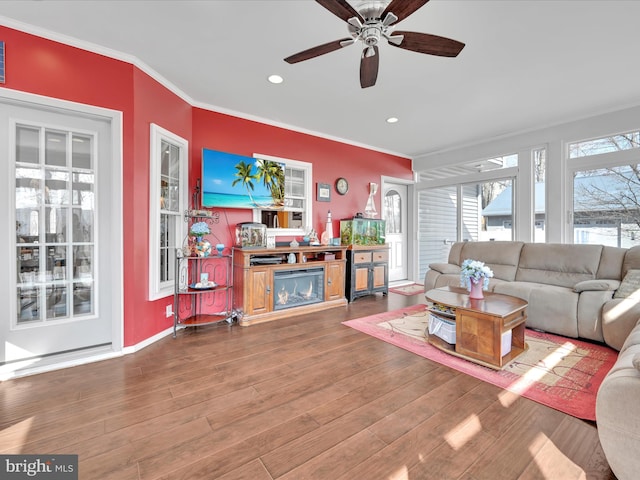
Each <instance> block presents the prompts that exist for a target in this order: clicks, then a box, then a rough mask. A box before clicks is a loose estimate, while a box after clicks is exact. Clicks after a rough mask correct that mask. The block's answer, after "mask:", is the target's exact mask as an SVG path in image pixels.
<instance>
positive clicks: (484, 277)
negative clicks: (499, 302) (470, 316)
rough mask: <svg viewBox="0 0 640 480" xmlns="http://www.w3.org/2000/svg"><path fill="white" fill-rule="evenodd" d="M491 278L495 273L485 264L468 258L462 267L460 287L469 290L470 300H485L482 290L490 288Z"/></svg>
mask: <svg viewBox="0 0 640 480" xmlns="http://www.w3.org/2000/svg"><path fill="white" fill-rule="evenodd" d="M491 277H493V271H491V269H490V268H489V267H487V266H486V265H485V264H484V262H480V261H478V260H471V259H470V258H468V259H466V260H465V261H464V262H462V265H461V266H460V286H462V287H466V288H467V289H468V290H469V298H484V294H483V293H482V290H483V289H485V288H487V287H488V286H489V279H490V278H491Z"/></svg>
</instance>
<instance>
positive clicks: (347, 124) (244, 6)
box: [0, 0, 640, 157]
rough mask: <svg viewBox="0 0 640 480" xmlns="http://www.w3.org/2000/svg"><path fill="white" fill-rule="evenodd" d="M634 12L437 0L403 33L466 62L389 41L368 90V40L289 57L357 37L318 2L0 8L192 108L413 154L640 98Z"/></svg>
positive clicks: (8, 19)
mask: <svg viewBox="0 0 640 480" xmlns="http://www.w3.org/2000/svg"><path fill="white" fill-rule="evenodd" d="M349 1H350V3H352V4H353V5H354V6H357V5H358V4H359V3H362V2H361V1H360V0H349ZM638 18H640V2H638V1H631V0H627V1H617V0H608V1H577V0H553V1H552V0H512V1H507V0H431V1H430V2H429V3H427V4H426V5H425V6H424V7H422V8H421V9H420V10H418V11H417V12H416V13H414V14H413V15H411V16H410V17H409V18H407V19H405V20H404V21H402V22H399V23H398V29H401V30H410V31H417V32H424V33H432V34H436V35H441V36H445V37H449V38H453V39H455V40H459V41H461V42H464V43H465V44H466V47H465V48H464V49H463V50H462V52H461V53H460V55H459V56H458V57H457V58H441V57H435V56H430V55H423V54H419V53H415V52H410V51H406V50H401V49H398V48H393V47H391V46H389V45H386V43H385V44H384V45H381V46H380V71H379V75H378V82H377V84H376V85H375V86H374V87H371V88H367V89H361V88H360V85H359V62H360V53H361V50H362V47H361V46H360V45H359V44H356V45H352V46H350V47H347V48H344V49H340V50H338V51H335V52H332V53H329V54H326V55H323V56H320V57H317V58H314V59H311V60H307V61H305V62H301V63H298V64H295V65H289V64H287V63H285V62H284V61H283V58H285V57H287V56H289V55H291V54H293V53H297V52H299V51H301V50H305V49H307V48H310V47H314V46H316V45H319V44H322V43H326V42H329V41H333V40H337V39H340V38H344V37H347V36H348V32H347V29H346V24H345V23H344V22H343V21H342V20H340V19H339V18H338V17H336V16H334V15H333V14H331V13H330V12H329V11H328V10H326V9H325V8H323V7H322V6H320V5H319V4H317V3H316V2H314V1H312V0H229V1H223V0H209V1H189V0H182V1H170V0H141V1H106V0H105V1H83V2H78V1H76V0H72V1H59V0H44V1H33V0H28V1H25V0H20V1H6V0H5V1H2V2H0V23H1V24H4V25H7V26H12V27H20V28H23V29H26V30H27V31H30V32H32V33H45V34H46V35H47V36H52V37H53V38H55V39H65V37H69V38H66V40H67V41H70V42H71V43H73V44H76V45H80V46H83V47H87V48H90V49H94V50H98V51H101V52H105V51H106V52H107V53H108V52H109V51H110V50H112V51H115V52H117V53H116V56H117V57H119V58H125V59H130V60H131V59H134V60H136V61H138V62H139V64H142V65H143V66H144V65H146V66H148V67H149V68H150V69H151V70H153V71H155V72H157V74H158V75H159V76H160V77H161V78H162V79H164V81H165V82H168V83H169V84H172V85H174V86H175V87H176V88H177V89H178V91H179V92H180V94H181V95H182V96H183V97H185V98H186V99H187V100H189V101H191V102H193V103H194V104H195V105H198V106H203V107H206V108H211V109H214V110H218V111H222V112H228V113H232V114H236V115H240V116H243V117H248V118H252V119H259V120H263V121H267V122H269V123H273V124H276V125H283V126H288V127H293V128H295V129H297V130H302V131H306V132H312V133H317V134H319V135H323V136H329V137H331V138H338V139H344V140H347V141H349V142H351V143H355V144H360V145H365V146H370V147H373V148H375V149H379V150H382V151H387V152H392V153H399V154H403V155H406V156H411V157H416V156H419V155H422V154H426V153H429V152H434V151H438V150H442V149H447V148H451V147H454V146H456V145H461V144H469V143H473V142H478V141H482V140H486V139H490V138H493V137H498V136H502V135H505V134H509V133H515V132H521V131H526V130H531V129H536V128H541V127H546V126H549V125H554V124H558V123H562V122H566V121H571V120H574V119H578V118H583V117H587V116H590V115H594V114H598V113H602V112H605V111H610V110H615V109H618V108H624V107H627V106H631V105H638V104H640V88H639V83H638V79H639V78H640V62H638V61H637V53H638V52H637V50H638V47H639V46H640V28H639V27H638V24H637V22H638ZM16 21H17V22H16ZM18 22H20V23H18ZM22 23H25V24H28V26H25V25H22ZM31 26H33V27H37V28H36V29H34V28H32V27H31ZM40 29H45V31H43V30H40ZM92 44H93V45H92ZM97 46H99V47H97ZM10 48H11V46H10V45H7V50H9V49H10ZM112 53H113V52H112ZM273 73H277V74H280V75H281V76H283V77H284V79H285V81H284V83H282V84H280V85H272V84H270V83H268V82H267V81H266V78H267V77H268V76H269V75H271V74H273ZM9 75H11V65H10V64H8V65H7V76H9ZM390 116H395V117H398V118H399V119H400V121H399V122H398V123H396V124H394V125H389V124H387V123H386V122H385V119H386V118H387V117H390Z"/></svg>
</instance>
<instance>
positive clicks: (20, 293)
mask: <svg viewBox="0 0 640 480" xmlns="http://www.w3.org/2000/svg"><path fill="white" fill-rule="evenodd" d="M17 297H18V299H17V300H18V303H17V305H18V318H17V321H18V325H23V324H25V323H29V322H34V321H38V320H40V289H39V288H37V287H18V288H17Z"/></svg>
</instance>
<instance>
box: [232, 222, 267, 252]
mask: <svg viewBox="0 0 640 480" xmlns="http://www.w3.org/2000/svg"><path fill="white" fill-rule="evenodd" d="M236 246H238V247H241V248H265V247H266V246H267V226H266V225H265V224H264V223H253V222H243V223H238V224H237V225H236Z"/></svg>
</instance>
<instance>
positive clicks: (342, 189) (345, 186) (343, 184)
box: [336, 177, 349, 195]
mask: <svg viewBox="0 0 640 480" xmlns="http://www.w3.org/2000/svg"><path fill="white" fill-rule="evenodd" d="M348 190H349V182H347V179H346V178H343V177H340V178H339V179H337V180H336V192H338V193H339V194H340V195H344V194H345V193H347V191H348Z"/></svg>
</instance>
